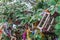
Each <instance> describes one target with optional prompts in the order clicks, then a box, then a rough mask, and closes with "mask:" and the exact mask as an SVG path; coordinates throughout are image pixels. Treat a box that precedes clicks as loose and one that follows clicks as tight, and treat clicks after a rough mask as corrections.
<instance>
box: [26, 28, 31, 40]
mask: <svg viewBox="0 0 60 40" xmlns="http://www.w3.org/2000/svg"><path fill="white" fill-rule="evenodd" d="M29 33H30V29H28V30H27V40H31V38H30V37H29Z"/></svg>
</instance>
